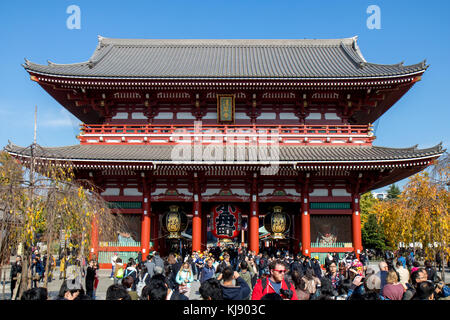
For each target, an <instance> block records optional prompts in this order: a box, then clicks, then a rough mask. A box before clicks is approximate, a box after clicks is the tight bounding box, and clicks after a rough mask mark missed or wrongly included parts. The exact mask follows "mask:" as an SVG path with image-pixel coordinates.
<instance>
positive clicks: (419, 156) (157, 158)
mask: <svg viewBox="0 0 450 320" xmlns="http://www.w3.org/2000/svg"><path fill="white" fill-rule="evenodd" d="M5 151H7V152H8V153H10V154H12V155H18V156H22V157H25V158H26V157H30V155H31V147H21V146H17V145H14V144H12V143H11V142H10V143H9V144H8V145H7V146H6V147H5ZM444 151H445V150H443V149H442V144H438V145H436V146H434V147H432V148H427V149H418V148H417V146H413V147H410V148H387V147H377V146H292V145H289V146H284V145H278V144H276V145H270V144H268V145H258V146H252V145H195V144H194V145H192V144H189V145H181V144H180V145H126V144H125V145H124V144H122V145H104V144H102V145H100V144H99V145H95V144H89V145H72V146H64V147H42V146H39V145H36V148H35V156H36V157H37V158H43V159H48V160H60V161H70V162H73V163H76V162H96V163H108V162H110V163H128V164H145V163H146V164H156V165H164V164H166V165H176V164H224V165H227V164H230V165H233V164H252V165H258V164H262V165H264V164H271V163H274V162H276V163H280V164H293V165H294V164H295V165H302V164H310V165H321V164H335V165H339V164H365V163H378V164H380V165H381V164H382V163H395V162H404V161H411V160H426V159H434V158H437V157H439V156H440V155H441V154H443V152H444Z"/></svg>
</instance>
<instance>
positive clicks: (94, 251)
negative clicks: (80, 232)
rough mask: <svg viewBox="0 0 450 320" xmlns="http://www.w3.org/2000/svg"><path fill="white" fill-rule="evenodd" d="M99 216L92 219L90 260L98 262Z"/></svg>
mask: <svg viewBox="0 0 450 320" xmlns="http://www.w3.org/2000/svg"><path fill="white" fill-rule="evenodd" d="M97 219H98V218H97V215H96V214H94V217H93V218H92V229H91V251H90V253H89V259H95V260H98V220H97Z"/></svg>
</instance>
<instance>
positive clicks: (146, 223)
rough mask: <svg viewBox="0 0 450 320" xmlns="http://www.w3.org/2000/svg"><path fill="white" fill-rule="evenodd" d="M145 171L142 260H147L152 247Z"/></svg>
mask: <svg viewBox="0 0 450 320" xmlns="http://www.w3.org/2000/svg"><path fill="white" fill-rule="evenodd" d="M147 183H148V181H147V179H146V178H145V173H142V219H141V252H142V260H143V261H145V260H147V256H148V254H149V249H150V222H151V221H150V215H151V206H150V188H149V187H148V185H147Z"/></svg>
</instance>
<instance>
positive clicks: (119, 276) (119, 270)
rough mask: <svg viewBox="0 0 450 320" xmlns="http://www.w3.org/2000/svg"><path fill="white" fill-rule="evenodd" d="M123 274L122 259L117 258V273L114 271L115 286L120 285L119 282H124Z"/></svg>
mask: <svg viewBox="0 0 450 320" xmlns="http://www.w3.org/2000/svg"><path fill="white" fill-rule="evenodd" d="M123 274H124V270H123V263H122V259H120V258H117V260H116V265H115V271H114V284H119V282H121V281H122V279H123Z"/></svg>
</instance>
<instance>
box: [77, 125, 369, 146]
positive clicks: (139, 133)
mask: <svg viewBox="0 0 450 320" xmlns="http://www.w3.org/2000/svg"><path fill="white" fill-rule="evenodd" d="M78 138H79V140H80V142H81V144H91V143H104V144H114V143H116V144H117V143H119V144H120V143H122V144H123V143H125V144H176V143H203V144H210V143H236V144H240V143H244V144H246V143H273V142H276V143H283V144H296V145H298V144H315V143H316V144H319V143H320V144H371V143H372V141H373V140H374V139H375V137H374V136H373V131H372V126H371V125H221V124H217V125H211V124H208V125H202V126H195V125H172V124H169V125H150V124H149V125H131V124H124V125H116V124H114V125H113V124H98V125H97V124H82V125H81V133H80V135H79V136H78Z"/></svg>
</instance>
